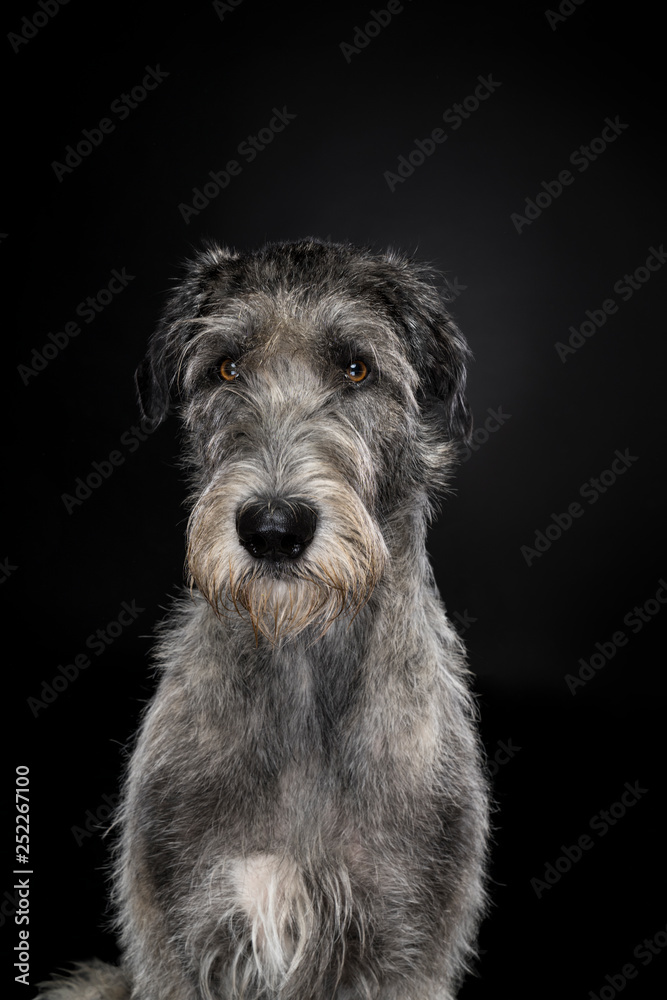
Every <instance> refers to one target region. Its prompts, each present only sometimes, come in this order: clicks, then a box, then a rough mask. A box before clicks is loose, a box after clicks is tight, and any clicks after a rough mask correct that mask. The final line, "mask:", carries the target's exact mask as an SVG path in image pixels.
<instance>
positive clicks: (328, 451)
mask: <svg viewBox="0 0 667 1000" xmlns="http://www.w3.org/2000/svg"><path fill="white" fill-rule="evenodd" d="M467 357H468V349H467V347H466V344H465V341H464V340H463V337H462V336H461V334H460V333H459V331H458V330H457V328H456V326H455V325H454V323H453V321H452V320H451V318H450V316H449V315H448V313H447V311H446V308H445V305H444V304H443V300H442V298H441V296H440V295H439V294H438V292H437V290H436V287H435V285H434V282H433V279H432V277H431V275H430V273H429V272H428V271H427V270H426V269H425V268H423V267H421V266H420V265H417V264H416V263H414V262H413V261H410V260H407V259H405V258H403V257H402V256H400V255H398V254H396V253H393V252H389V253H387V254H375V253H372V252H371V251H369V250H361V249H357V248H354V247H351V246H347V245H339V244H328V243H321V242H318V241H316V240H309V241H301V242H295V243H282V244H269V245H267V246H265V247H264V248H262V249H261V250H259V251H257V252H254V253H237V252H233V251H228V250H225V249H221V248H219V247H217V246H211V247H209V248H208V249H206V250H205V251H203V252H201V253H199V254H198V255H197V257H196V258H195V259H194V260H193V261H192V262H191V263H190V264H189V265H188V266H187V271H186V275H185V278H184V280H183V281H182V283H181V284H180V285H179V287H178V288H177V289H176V291H175V292H174V293H173V294H172V296H171V298H170V300H169V302H168V304H167V306H166V309H165V312H164V315H163V318H162V321H161V323H160V325H159V327H158V329H157V331H156V333H155V334H154V336H153V338H152V340H151V343H150V346H149V350H148V355H147V357H146V360H145V361H144V363H143V364H142V366H141V367H140V369H139V371H138V373H137V385H138V389H139V396H140V400H141V405H142V409H143V412H144V414H145V415H146V416H148V417H151V418H153V419H154V420H156V421H159V420H161V419H164V417H165V416H166V414H167V412H168V411H169V410H170V409H172V408H177V409H178V410H179V412H180V414H181V415H182V419H183V425H184V437H185V464H186V467H187V469H188V472H189V475H190V481H191V485H192V501H191V514H190V521H189V526H188V567H189V573H190V578H191V592H190V594H189V595H187V596H185V597H184V598H183V599H182V600H181V601H180V603H179V605H178V607H177V609H176V611H175V612H174V614H173V615H172V616H171V617H170V620H169V621H168V622H167V623H166V625H165V626H164V628H163V630H162V634H161V637H160V641H159V645H158V651H157V658H158V661H159V663H160V665H161V668H162V678H161V681H160V685H159V688H158V691H157V694H156V696H155V698H154V700H153V702H152V704H151V705H150V706H149V708H148V710H147V712H146V714H145V717H144V720H143V725H142V727H141V731H140V733H139V736H138V741H137V744H136V748H135V750H134V753H133V756H132V761H131V765H130V768H129V774H128V777H127V782H126V788H125V794H124V801H123V806H122V809H121V811H120V815H119V817H118V820H117V823H118V826H119V828H120V831H121V834H120V838H119V839H120V844H119V849H118V859H117V866H116V880H115V886H116V896H115V898H116V905H117V912H118V924H119V928H120V932H121V939H122V949H123V962H122V966H121V968H120V969H114V968H112V967H110V966H105V965H102V964H101V963H92V964H90V965H88V966H85V967H82V968H81V969H80V970H79V972H78V973H77V974H75V975H74V976H73V977H72V978H70V979H68V980H60V981H57V982H54V983H50V984H48V986H46V987H45V992H46V995H47V996H48V997H50V998H59V1000H65V998H67V1000H74V998H76V1000H82V998H93V997H96V998H100V997H103V998H104V1000H121V998H124V997H129V996H131V997H132V998H136V1000H372V998H377V1000H451V998H452V997H454V995H455V993H456V990H457V987H458V985H459V984H460V982H461V978H462V976H463V974H464V972H465V971H466V969H467V968H468V967H469V964H470V960H471V958H472V956H473V955H474V949H475V938H476V933H477V928H478V923H479V919H480V916H481V914H482V912H483V909H484V899H485V894H484V865H485V854H486V842H487V834H488V807H487V790H486V782H485V778H484V775H483V771H482V767H481V764H480V750H479V744H478V739H477V736H476V730H475V708H474V702H473V699H472V697H471V695H470V693H469V690H468V684H467V671H466V668H465V664H464V658H463V650H462V645H461V642H460V640H459V639H458V637H457V636H456V634H455V632H454V631H453V629H452V627H451V626H450V624H449V623H448V621H447V618H446V616H445V611H444V608H443V606H442V603H441V600H440V598H439V595H438V592H437V589H436V586H435V583H434V579H433V574H432V570H431V567H430V564H429V562H428V558H427V555H426V549H425V535H426V527H427V523H428V521H429V518H430V516H431V513H432V508H433V504H434V502H435V499H436V497H437V496H438V494H439V493H441V492H442V491H443V490H444V489H445V486H446V479H447V475H448V472H449V469H450V467H451V465H452V462H453V460H454V459H455V457H456V454H457V444H458V442H460V441H461V440H462V439H464V438H465V436H466V434H468V433H469V431H470V417H469V411H468V408H467V405H466V402H465V398H464V388H465V364H466V360H467Z"/></svg>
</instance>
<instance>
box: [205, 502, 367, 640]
mask: <svg viewBox="0 0 667 1000" xmlns="http://www.w3.org/2000/svg"><path fill="white" fill-rule="evenodd" d="M223 503H224V504H225V505H226V504H227V497H226V496H225V495H224V494H222V495H221V494H217V495H216V494H215V493H210V494H208V495H207V496H205V497H202V498H201V500H200V502H199V503H198V504H197V505H196V506H195V508H194V510H193V512H192V516H191V518H190V525H189V545H188V568H189V572H190V582H191V585H196V587H197V588H198V589H199V591H200V592H201V593H202V594H203V596H204V597H205V598H206V600H207V601H208V602H209V604H210V605H211V607H212V608H213V609H214V610H215V612H216V614H218V615H219V616H222V615H240V617H241V618H243V619H245V620H247V621H248V622H249V623H250V625H251V626H252V629H253V630H254V633H255V636H256V637H257V638H258V637H259V636H260V635H263V636H265V637H266V638H267V639H268V640H269V641H271V642H276V641H277V640H278V639H282V638H286V637H293V636H295V635H297V634H299V633H301V632H303V631H304V630H305V629H312V630H313V632H314V637H315V638H317V637H319V636H321V635H323V634H324V633H325V632H326V631H327V629H328V628H329V627H330V626H331V624H332V623H333V622H334V621H336V619H337V618H340V617H341V616H343V615H344V616H346V617H349V618H353V617H354V616H355V615H356V614H358V612H359V610H360V609H361V608H362V607H363V605H364V604H365V603H366V601H367V600H368V598H369V597H370V595H371V592H372V591H373V588H374V587H375V585H376V584H377V582H378V580H379V578H380V576H381V574H382V571H383V569H384V566H385V563H386V558H387V551H386V548H385V544H384V540H383V538H382V535H381V534H380V532H379V530H378V529H377V528H376V526H375V525H374V523H373V521H372V520H371V518H370V517H369V515H368V514H367V513H366V511H365V509H364V508H363V507H362V506H361V505H360V504H358V502H357V503H356V504H355V510H354V518H350V519H349V520H340V519H339V520H338V527H337V530H334V528H333V527H330V528H329V529H327V528H326V526H325V527H323V528H318V534H317V535H316V538H315V539H314V541H313V542H312V543H311V545H310V546H309V547H308V549H307V551H306V552H305V553H304V554H303V555H302V556H300V557H299V558H298V559H297V560H294V561H292V560H282V561H279V562H273V563H272V562H267V561H264V560H255V559H253V558H252V556H250V555H249V554H248V553H247V552H246V551H245V550H244V549H242V548H241V546H240V544H239V542H238V540H237V539H236V537H235V536H233V537H232V536H231V535H230V534H226V533H224V532H221V531H220V524H221V523H222V524H224V523H225V522H224V519H223V517H222V516H221V515H222V514H223V511H222V510H221V506H222V504H223ZM360 508H361V510H360ZM344 509H345V508H344V505H343V504H342V503H341V504H340V508H339V511H338V512H337V513H338V514H340V512H341V511H342V510H344ZM361 511H363V514H362V513H361ZM332 524H333V522H332Z"/></svg>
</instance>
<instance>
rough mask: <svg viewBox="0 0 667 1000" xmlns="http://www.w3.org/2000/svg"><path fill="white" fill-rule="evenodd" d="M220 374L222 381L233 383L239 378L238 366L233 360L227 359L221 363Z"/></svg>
mask: <svg viewBox="0 0 667 1000" xmlns="http://www.w3.org/2000/svg"><path fill="white" fill-rule="evenodd" d="M218 374H219V375H220V378H221V379H224V381H225V382H233V381H234V379H235V378H238V374H239V372H238V365H237V364H236V362H235V361H232V359H231V358H225V360H224V361H222V362H221V363H220V366H219V368H218Z"/></svg>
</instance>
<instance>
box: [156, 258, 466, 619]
mask: <svg viewBox="0 0 667 1000" xmlns="http://www.w3.org/2000/svg"><path fill="white" fill-rule="evenodd" d="M466 357H467V348H466V346H465V343H464V341H463V339H462V337H461V335H460V334H459V333H458V331H457V329H456V327H455V326H454V325H453V323H452V322H451V320H450V319H449V317H448V315H447V313H446V311H445V309H444V306H443V304H442V301H441V299H440V297H439V296H438V295H437V293H436V292H435V290H434V288H433V287H432V285H431V284H430V282H429V281H428V280H427V278H426V277H425V275H424V273H423V272H422V271H420V270H419V269H418V268H417V267H415V266H414V265H412V264H409V263H408V262H406V261H405V260H403V259H402V258H399V257H398V256H395V255H387V256H377V255H373V254H371V253H370V252H368V251H362V250H356V249H354V248H351V247H347V246H339V245H327V244H321V243H314V242H303V243H293V244H277V245H270V246H268V247H265V248H264V249H263V250H261V251H258V252H257V253H254V254H234V253H229V252H227V251H224V250H221V249H219V248H212V249H209V250H207V251H206V252H204V253H202V254H200V255H199V256H198V257H197V258H196V259H195V260H194V261H193V262H192V264H191V265H190V266H189V268H188V272H187V276H186V280H185V281H184V283H183V284H182V286H181V287H180V288H179V289H178V290H177V291H176V292H175V293H174V294H173V295H172V297H171V299H170V301H169V303H168V305H167V308H166V311H165V314H164V317H163V320H162V323H161V325H160V326H159V328H158V330H157V331H156V333H155V335H154V337H153V339H152V341H151V344H150V348H149V352H148V356H147V358H146V360H145V362H144V363H143V365H142V366H141V368H140V369H139V371H138V373H137V385H138V388H139V394H140V399H141V404H142V408H143V410H144V412H145V413H146V415H147V416H149V417H151V418H153V419H154V420H159V419H162V418H163V417H164V416H165V414H166V412H167V410H168V408H169V406H170V405H171V404H176V405H178V406H179V407H180V409H181V412H182V415H183V419H184V423H185V427H186V429H187V434H188V450H187V456H186V458H187V461H188V463H189V466H190V469H191V472H192V475H193V481H194V483H195V487H196V495H195V498H194V506H193V510H192V515H191V519H190V526H189V548H188V562H189V567H190V572H191V575H192V578H193V580H194V582H196V584H197V586H198V587H199V589H200V590H201V591H202V593H203V594H204V595H205V596H206V598H207V599H208V600H209V601H210V603H211V604H212V605H213V606H214V607H215V608H216V609H217V610H222V609H231V610H234V609H236V610H237V611H239V613H241V614H242V615H243V614H247V615H249V616H250V619H251V621H252V624H253V626H254V628H255V631H256V632H262V633H264V634H265V635H267V636H268V637H269V638H271V639H275V638H276V637H278V636H284V635H287V634H295V633H297V632H300V631H302V630H303V629H304V628H305V627H306V626H309V625H313V624H316V625H318V626H323V627H324V628H326V626H327V625H328V624H329V623H330V622H331V621H333V619H334V618H336V617H337V616H338V615H339V614H340V613H341V612H342V611H344V610H351V611H352V612H353V613H354V612H355V611H356V610H357V609H358V608H359V607H360V606H361V605H362V604H363V603H364V602H365V601H366V600H367V599H368V597H369V595H370V593H371V591H372V589H373V587H374V585H375V584H376V583H377V582H378V580H380V579H381V577H382V575H383V573H385V572H388V571H389V570H390V566H391V562H392V560H393V559H398V558H403V557H406V556H408V557H409V555H410V553H409V551H408V550H409V549H410V547H411V546H414V545H415V537H414V536H415V526H416V525H421V524H423V522H424V518H425V514H426V511H427V508H428V499H427V498H428V497H433V496H434V495H435V493H436V492H437V491H438V489H439V488H442V485H443V475H444V472H445V470H446V468H447V466H448V464H449V462H450V461H451V458H452V457H453V455H454V450H455V447H454V446H455V443H456V442H457V441H458V440H460V439H461V438H463V437H464V436H465V435H466V434H467V433H468V432H469V429H470V418H469V414H468V410H467V406H466V403H465V399H464V395H463V391H464V386H465V361H466ZM417 534H419V531H418V532H417ZM422 545H423V542H422Z"/></svg>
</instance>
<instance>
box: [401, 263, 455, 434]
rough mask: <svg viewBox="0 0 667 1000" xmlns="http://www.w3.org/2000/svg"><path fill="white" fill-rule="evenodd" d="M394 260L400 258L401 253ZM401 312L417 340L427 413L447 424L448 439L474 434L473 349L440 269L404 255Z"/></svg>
mask: <svg viewBox="0 0 667 1000" xmlns="http://www.w3.org/2000/svg"><path fill="white" fill-rule="evenodd" d="M393 262H394V263H396V262H397V261H396V257H394V259H393ZM399 266H400V268H401V281H400V282H399V283H398V285H397V288H396V290H397V291H398V293H399V295H400V299H401V302H400V312H401V314H402V320H403V323H404V324H405V326H406V328H407V333H408V342H409V343H410V344H411V345H412V346H413V351H414V358H413V362H414V365H415V367H416V369H417V371H418V372H419V376H420V380H419V391H418V399H419V403H420V405H421V406H422V408H423V410H424V412H425V413H426V414H427V415H428V416H431V417H433V416H435V417H436V418H437V419H438V422H439V423H440V426H441V427H443V426H444V431H445V434H446V436H447V439H448V440H450V441H452V442H458V443H464V442H466V441H468V440H469V439H470V435H471V434H472V415H471V413H470V408H469V406H468V401H467V399H466V395H465V389H466V377H467V366H468V363H469V361H470V360H471V359H472V353H471V351H470V348H469V347H468V344H467V343H466V340H465V337H464V336H463V334H462V333H461V331H460V330H459V328H458V327H457V325H456V323H455V322H454V320H453V319H452V317H451V316H450V314H449V311H448V309H447V305H446V302H447V292H446V288H445V290H444V292H440V291H439V290H438V287H437V284H436V280H437V278H436V275H435V274H434V272H432V271H430V270H429V269H428V268H426V267H424V266H423V265H420V264H416V263H415V262H413V261H409V260H400V261H399Z"/></svg>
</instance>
